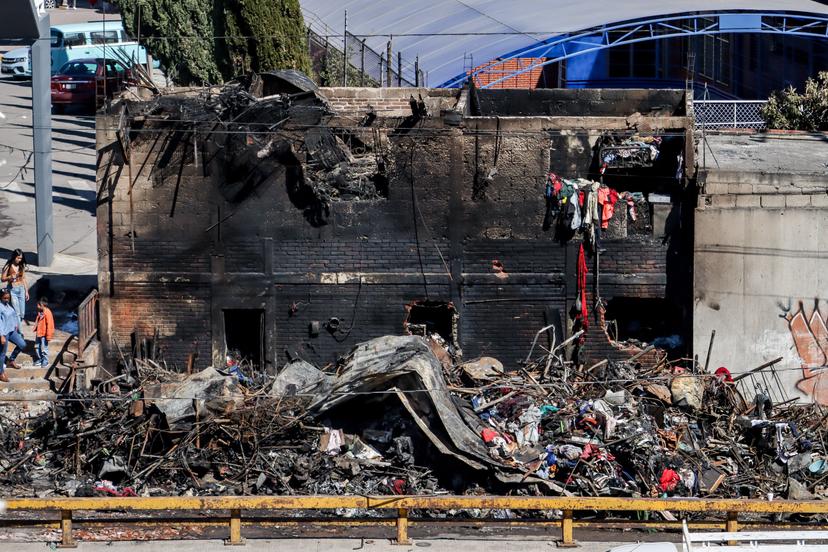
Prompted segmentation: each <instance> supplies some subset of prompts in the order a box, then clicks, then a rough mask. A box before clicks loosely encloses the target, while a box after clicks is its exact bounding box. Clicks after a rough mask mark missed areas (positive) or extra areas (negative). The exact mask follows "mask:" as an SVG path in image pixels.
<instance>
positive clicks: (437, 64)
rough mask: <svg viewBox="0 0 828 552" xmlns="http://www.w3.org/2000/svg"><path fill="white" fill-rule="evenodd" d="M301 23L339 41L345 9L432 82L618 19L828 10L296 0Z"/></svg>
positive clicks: (803, 4) (755, 0) (591, 0)
mask: <svg viewBox="0 0 828 552" xmlns="http://www.w3.org/2000/svg"><path fill="white" fill-rule="evenodd" d="M300 2H301V5H302V12H303V13H304V16H305V23H306V24H307V25H309V26H310V27H311V29H312V30H313V31H314V32H316V33H317V34H320V35H328V36H329V37H330V41H331V44H333V45H334V46H336V47H337V48H341V47H342V35H343V27H344V21H345V11H346V10H347V12H348V32H349V33H351V34H354V35H356V36H358V37H361V38H362V37H364V38H365V40H366V42H365V43H366V45H367V46H368V47H370V48H371V49H373V50H374V51H376V52H385V47H386V42H387V41H388V37H389V35H390V36H392V48H393V51H394V52H395V55H396V52H400V53H402V56H403V57H404V58H406V59H407V60H409V61H413V60H414V59H415V58H416V57H419V61H420V68H421V69H422V70H423V71H425V72H427V73H428V81H427V84H428V85H429V86H437V85H439V84H441V83H444V82H446V81H449V80H450V79H451V78H453V77H455V76H457V75H458V74H461V73H463V72H464V70H466V69H470V68H472V67H474V66H477V65H480V64H482V63H485V62H487V61H490V60H493V59H497V58H499V57H501V56H504V55H507V54H509V53H510V52H515V51H521V50H524V49H526V48H530V47H531V46H533V45H534V44H537V43H538V42H543V41H545V40H549V39H550V38H552V37H554V36H558V35H562V34H568V33H574V32H577V31H583V30H585V29H592V28H596V27H601V26H603V25H608V24H612V23H618V22H622V21H628V20H634V19H643V18H652V17H656V16H661V15H673V14H683V13H698V12H707V11H710V12H722V11H735V10H745V11H748V10H750V11H761V12H765V13H767V12H773V13H781V12H799V13H808V14H816V15H828V5H826V4H825V3H822V2H820V1H816V0H774V1H769V0H727V1H721V0H719V1H713V0H670V1H669V2H664V1H661V2H656V1H654V0H625V1H623V2H615V3H610V2H607V1H606V0H602V1H597V0H581V1H579V2H572V1H571V0H499V1H494V0H419V1H417V2H412V1H410V0H341V1H338V2H332V1H331V0H300Z"/></svg>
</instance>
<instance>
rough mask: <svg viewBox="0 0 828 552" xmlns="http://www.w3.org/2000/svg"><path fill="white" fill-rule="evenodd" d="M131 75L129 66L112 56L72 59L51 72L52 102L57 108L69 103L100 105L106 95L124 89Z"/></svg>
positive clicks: (61, 108) (90, 105) (60, 108)
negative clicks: (56, 70) (58, 69)
mask: <svg viewBox="0 0 828 552" xmlns="http://www.w3.org/2000/svg"><path fill="white" fill-rule="evenodd" d="M104 66H106V71H104ZM131 79H132V75H131V73H130V71H129V69H127V68H126V67H124V66H123V65H122V64H121V63H119V62H117V61H115V60H113V59H107V60H104V59H103V58H89V59H76V60H72V61H70V62H67V63H66V64H64V65H63V67H61V68H60V71H58V72H57V74H55V75H53V76H52V105H53V106H54V108H55V110H56V111H62V110H63V108H64V107H65V106H67V105H82V106H84V107H91V108H93V109H97V108H98V107H100V106H101V105H103V103H104V99H105V98H111V97H113V96H114V95H115V94H116V93H118V92H120V91H122V90H123V89H124V88H125V87H126V85H127V84H128V83H129V82H130V81H131Z"/></svg>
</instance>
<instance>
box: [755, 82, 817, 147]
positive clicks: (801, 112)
mask: <svg viewBox="0 0 828 552" xmlns="http://www.w3.org/2000/svg"><path fill="white" fill-rule="evenodd" d="M762 118H763V119H764V120H765V123H766V124H767V126H768V128H775V129H783V130H806V131H810V132H815V131H825V130H828V72H827V71H823V72H820V73H819V74H818V75H817V78H816V79H813V78H809V79H808V80H807V81H805V90H804V91H803V92H802V93H801V94H800V93H799V91H797V90H796V89H795V88H794V87H793V86H789V87H788V88H786V89H784V90H780V91H776V92H774V93H773V94H771V96H770V98H768V103H767V104H765V106H764V107H763V108H762Z"/></svg>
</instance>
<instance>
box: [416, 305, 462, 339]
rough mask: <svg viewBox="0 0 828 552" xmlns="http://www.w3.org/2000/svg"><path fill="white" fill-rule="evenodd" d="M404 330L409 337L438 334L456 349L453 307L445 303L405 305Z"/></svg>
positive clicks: (455, 317) (454, 312)
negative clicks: (406, 311)
mask: <svg viewBox="0 0 828 552" xmlns="http://www.w3.org/2000/svg"><path fill="white" fill-rule="evenodd" d="M406 308H407V310H408V316H407V317H406V319H405V323H404V326H405V329H406V331H407V332H408V333H409V334H411V335H422V336H429V335H433V334H438V335H439V336H440V337H442V338H443V339H444V340H445V341H446V343H448V344H449V345H452V346H454V347H458V346H459V345H458V343H457V319H458V318H459V315H458V314H457V310H456V309H455V308H454V305H453V304H452V303H450V302H446V301H415V302H414V303H410V304H408V305H406Z"/></svg>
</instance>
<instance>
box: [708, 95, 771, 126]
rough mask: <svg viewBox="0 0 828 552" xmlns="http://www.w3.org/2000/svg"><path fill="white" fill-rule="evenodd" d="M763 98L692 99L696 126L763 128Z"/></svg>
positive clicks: (764, 102)
mask: <svg viewBox="0 0 828 552" xmlns="http://www.w3.org/2000/svg"><path fill="white" fill-rule="evenodd" d="M766 103H767V102H766V101H764V100H694V101H693V111H694V112H695V115H696V128H702V127H705V128H709V129H718V128H752V129H756V130H764V129H765V121H764V120H763V119H762V113H761V110H762V107H763V106H764V105H765V104H766Z"/></svg>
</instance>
